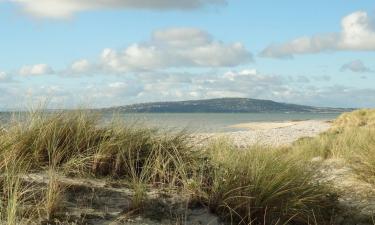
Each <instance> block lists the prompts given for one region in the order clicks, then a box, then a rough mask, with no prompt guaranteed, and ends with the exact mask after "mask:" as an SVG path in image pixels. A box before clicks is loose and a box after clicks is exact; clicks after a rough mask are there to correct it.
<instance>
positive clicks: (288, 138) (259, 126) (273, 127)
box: [195, 120, 331, 147]
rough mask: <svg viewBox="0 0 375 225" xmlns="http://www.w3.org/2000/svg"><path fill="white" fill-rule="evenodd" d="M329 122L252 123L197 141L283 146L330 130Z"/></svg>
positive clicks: (209, 134)
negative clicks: (225, 139)
mask: <svg viewBox="0 0 375 225" xmlns="http://www.w3.org/2000/svg"><path fill="white" fill-rule="evenodd" d="M330 126H331V125H330V122H329V121H327V120H306V121H282V122H252V123H241V124H234V125H231V126H230V127H231V128H243V129H248V130H244V131H234V132H222V133H199V134H196V135H195V136H196V137H197V140H199V141H202V143H205V142H206V141H210V140H214V139H215V138H223V137H226V138H229V139H230V140H232V141H233V142H234V143H235V145H237V146H239V147H246V146H248V145H252V144H262V145H272V146H281V145H288V144H291V143H292V142H294V141H296V140H298V139H299V138H302V137H314V136H316V135H318V134H320V133H322V132H324V131H326V130H328V129H329V128H330Z"/></svg>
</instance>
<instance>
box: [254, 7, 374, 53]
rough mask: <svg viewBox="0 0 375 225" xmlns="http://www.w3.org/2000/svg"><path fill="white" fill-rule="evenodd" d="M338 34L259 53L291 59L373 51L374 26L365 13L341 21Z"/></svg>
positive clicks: (305, 40) (298, 41)
mask: <svg viewBox="0 0 375 225" xmlns="http://www.w3.org/2000/svg"><path fill="white" fill-rule="evenodd" d="M341 27H342V29H341V32H340V33H329V34H321V35H315V36H313V37H301V38H297V39H295V40H292V41H290V42H286V43H283V44H273V45H270V46H269V47H267V48H266V49H264V50H263V51H262V52H261V54H260V55H261V56H264V57H274V58H291V57H293V56H294V55H296V54H311V53H319V52H323V51H342V50H352V51H374V50H375V26H374V23H373V21H372V20H371V18H370V17H369V16H368V14H367V13H366V12H363V11H357V12H354V13H352V14H350V15H348V16H346V17H344V18H343V19H342V21H341Z"/></svg>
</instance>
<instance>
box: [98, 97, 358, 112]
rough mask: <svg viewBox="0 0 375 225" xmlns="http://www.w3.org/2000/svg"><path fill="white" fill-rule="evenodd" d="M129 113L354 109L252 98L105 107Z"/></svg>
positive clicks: (334, 110)
mask: <svg viewBox="0 0 375 225" xmlns="http://www.w3.org/2000/svg"><path fill="white" fill-rule="evenodd" d="M103 110H105V111H112V110H113V111H119V112H128V113H261V112H285V113H287V112H319V113H328V112H345V111H351V110H353V109H347V108H327V107H312V106H305V105H296V104H288V103H279V102H274V101H270V100H259V99H251V98H217V99H208V100H192V101H177V102H152V103H141V104H133V105H126V106H119V107H112V108H106V109H103Z"/></svg>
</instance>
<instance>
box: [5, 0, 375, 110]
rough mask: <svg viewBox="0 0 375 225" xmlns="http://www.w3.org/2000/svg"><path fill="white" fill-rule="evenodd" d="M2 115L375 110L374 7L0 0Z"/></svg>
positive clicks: (232, 0) (265, 1) (347, 1)
mask: <svg viewBox="0 0 375 225" xmlns="http://www.w3.org/2000/svg"><path fill="white" fill-rule="evenodd" d="M0 34H1V39H0V50H1V54H0V108H2V109H6V108H18V107H25V106H27V105H30V104H35V103H38V102H43V101H48V102H49V104H50V106H51V107H74V106H77V105H82V104H87V105H90V106H91V107H107V106H114V105H123V104H130V103H136V102H148V101H166V100H168V101H169V100H186V99H207V98H216V97H250V98H261V99H271V100H276V101H282V102H291V103H298V104H309V105H316V106H339V107H375V55H374V51H375V4H374V2H373V1H370V0H361V1H354V0H332V1H329V2H328V1H323V0H318V1H297V0H293V1H292V0H285V1H271V0H262V1H255V0H254V1H245V0H179V1H176V0H153V1H147V0H81V1H73V0H2V1H1V0H0Z"/></svg>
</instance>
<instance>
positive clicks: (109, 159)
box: [0, 111, 196, 184]
mask: <svg viewBox="0 0 375 225" xmlns="http://www.w3.org/2000/svg"><path fill="white" fill-rule="evenodd" d="M0 139H1V146H2V147H1V150H0V151H1V152H0V153H1V154H2V155H3V157H5V158H7V159H8V160H11V159H12V157H17V158H23V159H27V160H29V166H30V169H31V170H35V171H40V170H45V169H46V168H47V167H48V166H49V165H50V164H51V162H52V161H53V164H54V167H56V168H58V169H59V170H60V171H63V172H65V173H66V174H68V175H92V176H97V177H112V178H123V179H129V180H136V179H138V180H142V181H144V182H149V183H153V184H155V183H160V184H164V183H168V184H170V183H177V182H180V180H181V179H183V177H184V176H186V174H187V173H188V171H185V169H188V168H189V167H192V166H191V165H190V163H194V161H193V160H192V159H193V158H194V157H196V156H195V154H196V153H195V152H194V151H191V147H190V146H189V145H188V143H187V140H186V139H187V138H186V134H185V133H176V134H166V133H162V132H158V131H157V130H154V129H150V128H145V127H142V126H134V125H127V124H124V122H121V121H120V120H113V121H111V122H109V123H107V124H105V125H104V124H103V121H101V119H100V117H99V116H98V115H95V114H94V113H90V112H87V111H72V112H58V113H43V112H38V113H33V114H31V115H30V116H29V117H27V118H25V119H23V121H21V122H19V121H13V122H12V123H11V124H10V126H8V128H6V132H4V133H3V134H2V135H1V137H0Z"/></svg>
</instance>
